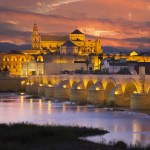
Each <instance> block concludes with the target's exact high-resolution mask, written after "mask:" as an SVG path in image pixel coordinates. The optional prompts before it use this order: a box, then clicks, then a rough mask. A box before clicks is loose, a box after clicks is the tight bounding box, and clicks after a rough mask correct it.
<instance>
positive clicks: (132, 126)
mask: <svg viewBox="0 0 150 150" xmlns="http://www.w3.org/2000/svg"><path fill="white" fill-rule="evenodd" d="M10 122H31V123H36V124H63V125H79V126H86V127H98V128H102V129H105V130H107V131H109V132H110V133H108V134H106V135H104V136H93V137H88V140H91V141H95V142H100V141H105V142H109V141H113V140H115V141H118V140H123V141H124V142H126V143H128V144H135V143H137V142H140V143H141V144H142V145H144V146H145V145H147V144H149V143H150V116H149V115H146V114H142V113H132V112H129V111H110V110H107V109H102V108H94V107H91V106H77V105H68V104H66V103H63V102H58V101H53V102H52V101H50V100H49V101H43V100H41V99H25V96H20V95H17V94H13V93H1V94H0V123H10Z"/></svg>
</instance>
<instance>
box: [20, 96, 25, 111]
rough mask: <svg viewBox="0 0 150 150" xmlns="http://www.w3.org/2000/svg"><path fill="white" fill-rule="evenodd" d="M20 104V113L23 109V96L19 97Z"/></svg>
mask: <svg viewBox="0 0 150 150" xmlns="http://www.w3.org/2000/svg"><path fill="white" fill-rule="evenodd" d="M20 104H21V112H23V109H24V108H23V107H24V99H23V96H21V97H20Z"/></svg>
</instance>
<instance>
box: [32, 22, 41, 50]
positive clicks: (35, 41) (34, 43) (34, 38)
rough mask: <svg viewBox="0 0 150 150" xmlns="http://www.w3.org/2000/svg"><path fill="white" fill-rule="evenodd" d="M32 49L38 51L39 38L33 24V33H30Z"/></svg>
mask: <svg viewBox="0 0 150 150" xmlns="http://www.w3.org/2000/svg"><path fill="white" fill-rule="evenodd" d="M32 49H33V50H39V49H40V36H39V33H38V28H37V24H36V23H34V26H33V32H32Z"/></svg>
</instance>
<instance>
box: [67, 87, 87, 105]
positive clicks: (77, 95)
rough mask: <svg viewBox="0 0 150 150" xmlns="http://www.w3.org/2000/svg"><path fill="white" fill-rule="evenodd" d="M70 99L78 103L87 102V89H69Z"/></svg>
mask: <svg viewBox="0 0 150 150" xmlns="http://www.w3.org/2000/svg"><path fill="white" fill-rule="evenodd" d="M70 101H72V102H76V103H78V104H85V103H87V90H86V89H71V91H70Z"/></svg>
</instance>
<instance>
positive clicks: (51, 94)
mask: <svg viewBox="0 0 150 150" xmlns="http://www.w3.org/2000/svg"><path fill="white" fill-rule="evenodd" d="M54 93H55V87H54V86H53V87H52V86H51V87H49V86H46V87H45V98H46V99H50V98H54Z"/></svg>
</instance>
